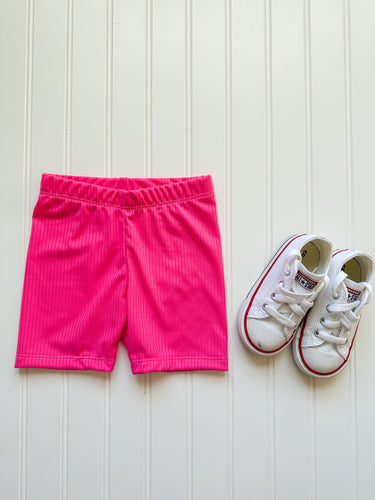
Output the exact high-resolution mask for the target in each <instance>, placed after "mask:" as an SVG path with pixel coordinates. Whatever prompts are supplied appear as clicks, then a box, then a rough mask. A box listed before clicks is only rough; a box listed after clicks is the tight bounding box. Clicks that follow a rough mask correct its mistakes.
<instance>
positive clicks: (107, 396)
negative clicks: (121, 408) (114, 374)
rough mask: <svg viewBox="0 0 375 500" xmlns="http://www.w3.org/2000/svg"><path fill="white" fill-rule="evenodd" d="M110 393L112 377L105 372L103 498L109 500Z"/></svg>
mask: <svg viewBox="0 0 375 500" xmlns="http://www.w3.org/2000/svg"><path fill="white" fill-rule="evenodd" d="M110 394H111V378H110V374H109V373H105V374H104V387H103V401H102V421H103V436H102V442H103V445H102V446H103V457H102V468H103V470H102V499H103V500H109V474H110V468H109V464H110V462H109V460H110V459H109V454H110Z"/></svg>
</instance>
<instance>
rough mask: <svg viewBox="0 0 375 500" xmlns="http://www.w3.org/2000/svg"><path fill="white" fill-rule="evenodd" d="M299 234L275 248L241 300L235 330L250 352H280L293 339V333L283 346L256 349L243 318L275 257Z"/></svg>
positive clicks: (269, 354)
mask: <svg viewBox="0 0 375 500" xmlns="http://www.w3.org/2000/svg"><path fill="white" fill-rule="evenodd" d="M301 236H305V234H297V235H294V236H292V237H291V238H288V239H287V240H286V241H284V243H283V244H282V245H281V246H280V247H279V248H278V250H276V252H275V254H274V256H273V257H272V259H271V260H270V261H269V263H268V264H267V266H266V267H265V268H264V270H263V272H262V274H261V275H260V276H259V278H258V279H257V281H256V282H255V283H254V285H253V286H252V287H251V289H250V291H249V292H248V294H247V295H246V298H245V300H244V301H243V302H242V304H241V307H240V310H239V312H238V316H237V331H238V334H239V336H240V338H241V340H242V342H243V344H244V345H245V346H246V347H247V348H248V349H249V350H250V351H252V352H255V353H256V354H260V355H261V356H274V355H275V354H278V353H279V352H281V351H282V350H283V349H285V348H286V347H287V346H288V345H289V344H290V342H291V341H292V340H293V337H294V335H292V336H291V338H290V339H289V340H288V342H287V343H286V344H284V345H283V346H281V347H279V348H278V349H276V350H274V351H263V350H261V349H258V348H257V347H256V346H254V345H253V344H252V343H251V341H250V339H249V338H248V335H247V334H246V330H245V318H246V313H247V310H248V309H249V306H250V304H251V303H252V301H253V298H254V297H255V295H256V293H257V291H258V288H259V286H260V285H261V283H262V282H263V280H264V278H265V277H266V276H267V274H268V272H269V271H270V269H271V268H272V266H273V265H274V263H275V262H276V261H277V259H278V258H279V257H280V256H281V255H282V254H283V252H284V250H285V249H286V248H287V247H288V246H289V244H290V243H291V242H292V241H294V240H296V239H297V238H300V237H301Z"/></svg>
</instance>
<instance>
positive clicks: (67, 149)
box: [63, 0, 73, 174]
mask: <svg viewBox="0 0 375 500" xmlns="http://www.w3.org/2000/svg"><path fill="white" fill-rule="evenodd" d="M72 67H73V0H67V3H66V40H65V81H64V94H65V102H64V146H63V148H64V149H63V165H64V172H65V173H66V174H67V173H70V162H71V158H70V157H71V130H72Z"/></svg>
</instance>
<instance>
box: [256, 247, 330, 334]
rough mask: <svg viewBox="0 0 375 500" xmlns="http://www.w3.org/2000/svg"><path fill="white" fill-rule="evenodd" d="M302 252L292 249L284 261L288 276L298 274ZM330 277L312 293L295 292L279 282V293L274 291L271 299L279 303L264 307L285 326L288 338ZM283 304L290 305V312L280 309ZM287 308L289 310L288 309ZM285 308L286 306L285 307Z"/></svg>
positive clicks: (285, 271)
mask: <svg viewBox="0 0 375 500" xmlns="http://www.w3.org/2000/svg"><path fill="white" fill-rule="evenodd" d="M301 259H302V258H301V254H300V252H299V251H298V250H292V251H291V252H290V254H289V255H288V257H287V258H286V260H285V262H284V273H285V275H286V276H290V274H292V273H293V274H297V271H298V262H300V261H301ZM327 282H328V278H326V277H325V278H324V280H322V282H321V283H320V285H319V286H318V287H317V289H316V290H314V291H313V292H310V293H300V292H294V291H293V290H292V289H291V284H290V286H289V288H286V287H285V286H284V282H282V281H281V282H280V283H279V285H278V286H279V290H278V293H272V294H271V299H272V300H273V301H274V302H276V303H277V304H278V305H277V307H274V306H273V305H272V304H263V309H264V310H265V311H267V313H268V314H269V315H270V316H272V317H273V318H274V319H275V320H276V321H278V322H279V323H281V324H282V325H283V326H284V334H285V336H286V338H287V339H288V337H290V336H291V335H292V334H293V331H294V330H295V329H296V327H297V326H298V324H299V323H300V321H301V319H302V318H303V316H304V315H305V314H306V312H307V311H308V310H309V309H310V308H311V307H312V306H313V304H314V299H315V297H316V296H317V294H318V293H319V292H320V290H321V289H322V288H324V287H325V286H326V284H327ZM282 305H286V306H288V308H289V310H290V314H289V315H288V314H285V313H284V314H283V313H281V312H280V311H279V309H280V308H281V306H282ZM288 308H287V310H288ZM284 309H285V308H284Z"/></svg>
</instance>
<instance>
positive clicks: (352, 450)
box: [343, 0, 358, 500]
mask: <svg viewBox="0 0 375 500" xmlns="http://www.w3.org/2000/svg"><path fill="white" fill-rule="evenodd" d="M350 8H351V7H350V0H343V32H344V71H345V75H344V86H345V153H346V154H345V160H346V190H347V215H348V217H347V220H348V241H349V245H350V248H354V234H353V226H354V224H353V220H354V203H353V133H352V64H351V22H350ZM356 366H357V356H356V351H355V350H354V353H353V356H352V360H351V363H350V370H349V405H350V418H349V433H348V440H349V442H348V446H349V457H350V463H349V471H348V478H349V498H350V499H353V500H356V499H357V498H358V436H357V432H358V426H357V418H358V417H357V371H356Z"/></svg>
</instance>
